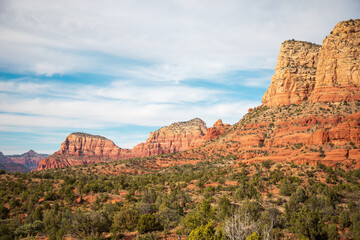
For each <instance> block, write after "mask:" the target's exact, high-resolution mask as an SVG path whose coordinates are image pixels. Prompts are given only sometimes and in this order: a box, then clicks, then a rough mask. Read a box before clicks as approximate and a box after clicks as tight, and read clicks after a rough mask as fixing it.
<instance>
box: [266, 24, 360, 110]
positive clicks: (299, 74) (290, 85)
mask: <svg viewBox="0 0 360 240" xmlns="http://www.w3.org/2000/svg"><path fill="white" fill-rule="evenodd" d="M359 66H360V19H357V20H349V21H343V22H340V23H338V24H337V25H336V26H335V28H334V30H333V31H332V32H331V33H330V35H329V36H328V37H326V38H325V40H324V41H323V46H319V45H316V44H312V43H307V42H299V41H285V42H284V43H283V44H282V45H281V49H280V54H279V57H278V61H277V65H276V68H275V74H274V76H273V77H272V79H271V85H270V87H269V88H268V90H267V91H266V93H265V94H264V97H263V100H262V102H263V103H264V104H265V105H267V106H282V105H289V104H299V103H301V102H304V101H307V100H309V101H310V102H313V103H315V102H341V101H355V100H360V67H359Z"/></svg>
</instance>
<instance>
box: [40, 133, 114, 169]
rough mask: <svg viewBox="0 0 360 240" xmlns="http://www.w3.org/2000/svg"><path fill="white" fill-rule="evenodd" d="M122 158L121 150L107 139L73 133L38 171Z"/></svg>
mask: <svg viewBox="0 0 360 240" xmlns="http://www.w3.org/2000/svg"><path fill="white" fill-rule="evenodd" d="M120 156H121V149H120V148H119V147H118V146H116V145H115V144H114V143H113V142H112V141H111V140H109V139H107V138H105V137H102V136H97V135H91V134H86V133H71V134H70V135H69V136H67V137H66V139H65V141H64V142H63V143H62V144H61V147H60V150H59V151H57V152H56V153H54V154H53V155H51V156H49V157H47V158H45V159H43V160H41V161H40V163H39V167H38V169H39V170H42V169H48V168H58V167H66V166H74V165H81V164H88V163H96V162H102V161H108V160H114V159H117V158H119V157H120Z"/></svg>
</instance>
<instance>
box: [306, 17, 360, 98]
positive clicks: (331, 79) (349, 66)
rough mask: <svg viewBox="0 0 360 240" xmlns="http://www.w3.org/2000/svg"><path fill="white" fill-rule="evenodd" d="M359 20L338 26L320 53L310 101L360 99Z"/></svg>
mask: <svg viewBox="0 0 360 240" xmlns="http://www.w3.org/2000/svg"><path fill="white" fill-rule="evenodd" d="M359 66H360V19H357V20H350V21H344V22H340V23H338V24H337V25H336V26H335V28H334V30H333V31H332V32H331V33H330V35H329V36H328V37H326V38H325V40H324V41H323V46H322V47H321V48H320V50H319V62H318V65H317V71H316V84H315V88H314V91H313V93H312V94H311V96H310V101H311V102H318V101H321V102H339V101H354V100H360V94H359V92H360V91H359V90H360V67H359Z"/></svg>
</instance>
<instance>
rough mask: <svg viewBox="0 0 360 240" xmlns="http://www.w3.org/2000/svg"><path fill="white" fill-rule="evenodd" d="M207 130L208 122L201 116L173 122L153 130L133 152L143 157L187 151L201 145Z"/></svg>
mask: <svg viewBox="0 0 360 240" xmlns="http://www.w3.org/2000/svg"><path fill="white" fill-rule="evenodd" d="M206 132H207V127H206V123H205V122H204V121H202V120H201V119H199V118H195V119H192V120H190V121H187V122H177V123H173V124H171V125H169V126H167V127H163V128H160V129H159V130H157V131H155V132H151V133H150V136H149V138H148V139H147V140H146V142H145V143H141V144H139V145H137V146H135V147H134V148H133V150H132V152H133V154H134V156H141V157H143V156H151V155H158V154H162V153H174V152H180V151H185V150H187V149H189V148H192V147H195V146H197V145H200V143H201V142H203V140H204V136H205V134H206Z"/></svg>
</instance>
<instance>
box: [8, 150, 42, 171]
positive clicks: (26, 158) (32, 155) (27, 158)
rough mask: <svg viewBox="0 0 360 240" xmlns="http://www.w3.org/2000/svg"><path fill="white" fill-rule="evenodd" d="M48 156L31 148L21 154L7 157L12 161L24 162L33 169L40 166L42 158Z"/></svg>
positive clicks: (23, 163)
mask: <svg viewBox="0 0 360 240" xmlns="http://www.w3.org/2000/svg"><path fill="white" fill-rule="evenodd" d="M47 156H48V155H47V154H38V153H37V152H35V151H34V150H30V151H28V152H26V153H24V154H21V155H8V156H7V157H8V158H9V160H10V161H11V162H13V163H19V164H22V165H24V166H26V167H27V168H29V169H30V170H33V169H36V168H37V167H38V165H39V162H40V161H41V159H43V158H46V157H47Z"/></svg>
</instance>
